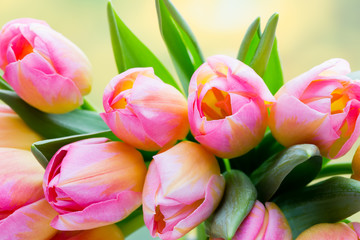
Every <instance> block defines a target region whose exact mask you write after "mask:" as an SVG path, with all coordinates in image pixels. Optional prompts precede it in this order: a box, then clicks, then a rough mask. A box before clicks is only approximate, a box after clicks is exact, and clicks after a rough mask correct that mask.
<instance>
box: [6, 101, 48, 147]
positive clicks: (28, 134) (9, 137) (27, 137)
mask: <svg viewBox="0 0 360 240" xmlns="http://www.w3.org/2000/svg"><path fill="white" fill-rule="evenodd" d="M40 140H42V137H41V136H40V135H38V134H37V133H36V132H34V131H33V130H31V129H30V128H29V127H28V126H27V125H26V124H25V122H24V121H23V120H22V119H21V118H20V117H19V116H18V115H17V114H16V113H15V112H14V111H12V110H11V108H9V107H8V106H6V105H1V104H0V147H10V148H19V149H23V150H30V148H31V145H32V144H33V143H34V142H37V141H40Z"/></svg>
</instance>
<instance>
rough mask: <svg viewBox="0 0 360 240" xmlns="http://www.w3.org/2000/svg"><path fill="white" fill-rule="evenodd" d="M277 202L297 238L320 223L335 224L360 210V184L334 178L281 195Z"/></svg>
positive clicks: (352, 180) (347, 179)
mask: <svg viewBox="0 0 360 240" xmlns="http://www.w3.org/2000/svg"><path fill="white" fill-rule="evenodd" d="M274 202H275V203H276V204H277V205H278V206H279V207H280V209H281V210H282V212H283V213H284V215H285V217H286V219H287V220H288V222H289V224H290V227H291V230H292V233H293V237H294V239H295V238H296V237H297V236H298V235H299V234H300V233H301V232H302V231H304V230H305V229H307V228H309V227H311V226H313V225H315V224H318V223H335V222H338V221H341V220H343V219H345V218H347V217H349V216H351V215H353V214H355V213H356V212H358V211H360V182H359V181H356V180H354V179H349V178H344V177H332V178H330V179H327V180H325V181H323V182H319V183H317V184H314V185H312V186H309V187H305V188H303V189H300V190H296V191H292V192H289V193H286V194H283V195H280V196H278V197H277V198H275V199H274Z"/></svg>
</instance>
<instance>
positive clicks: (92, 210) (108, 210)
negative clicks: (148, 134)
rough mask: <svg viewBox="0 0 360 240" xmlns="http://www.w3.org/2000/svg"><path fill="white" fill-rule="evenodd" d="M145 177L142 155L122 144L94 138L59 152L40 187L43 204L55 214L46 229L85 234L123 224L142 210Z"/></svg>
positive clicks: (50, 163) (49, 166) (70, 145)
mask: <svg viewBox="0 0 360 240" xmlns="http://www.w3.org/2000/svg"><path fill="white" fill-rule="evenodd" d="M145 174H146V166H145V163H144V161H143V158H142V156H141V154H140V153H139V152H138V151H136V150H135V149H134V148H132V147H130V146H129V145H127V144H125V143H122V142H109V141H108V139H106V138H93V139H87V140H82V141H78V142H75V143H71V144H68V145H66V146H64V147H62V148H60V149H59V151H57V153H56V154H55V155H54V156H53V158H52V159H51V161H50V162H49V165H48V166H47V168H46V171H45V176H44V184H43V187H44V192H45V197H46V199H47V200H48V202H49V203H50V205H51V206H52V207H53V208H54V209H55V210H56V211H57V212H58V213H59V214H60V215H58V216H57V217H55V218H54V219H53V220H52V222H51V226H53V227H54V228H56V229H59V230H84V229H90V228H95V227H100V226H104V225H108V224H111V223H114V222H117V221H120V220H122V219H124V218H125V217H127V216H128V215H129V214H130V213H131V212H132V211H134V210H135V209H136V208H138V207H139V206H140V205H141V191H142V187H143V184H144V179H145Z"/></svg>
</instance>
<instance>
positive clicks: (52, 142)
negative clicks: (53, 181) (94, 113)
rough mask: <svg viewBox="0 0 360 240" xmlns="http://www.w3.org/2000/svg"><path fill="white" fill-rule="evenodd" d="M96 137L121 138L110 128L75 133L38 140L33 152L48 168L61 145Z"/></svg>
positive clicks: (33, 145)
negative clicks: (87, 132)
mask: <svg viewBox="0 0 360 240" xmlns="http://www.w3.org/2000/svg"><path fill="white" fill-rule="evenodd" d="M96 137H106V138H109V139H111V140H113V141H119V139H118V138H117V137H116V136H115V135H114V134H113V133H112V132H111V131H110V130H108V131H102V132H96V133H89V134H81V135H73V136H69V137H62V138H56V139H47V140H43V141H38V142H35V143H33V144H32V146H31V152H32V153H33V154H34V156H35V157H36V159H37V160H38V161H39V163H40V164H41V166H43V167H44V168H46V166H47V165H48V163H49V162H50V160H51V158H52V157H53V156H54V154H55V153H56V152H57V151H58V150H59V149H60V148H61V147H63V146H65V145H67V144H69V143H73V142H76V141H80V140H83V139H88V138H96Z"/></svg>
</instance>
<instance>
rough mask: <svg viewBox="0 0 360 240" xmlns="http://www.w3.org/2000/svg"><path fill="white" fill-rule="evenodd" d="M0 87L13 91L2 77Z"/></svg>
mask: <svg viewBox="0 0 360 240" xmlns="http://www.w3.org/2000/svg"><path fill="white" fill-rule="evenodd" d="M0 89H3V90H9V91H14V90H13V88H12V87H11V86H10V85H9V84H8V83H7V82H6V81H5V80H4V79H3V78H2V77H0Z"/></svg>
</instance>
